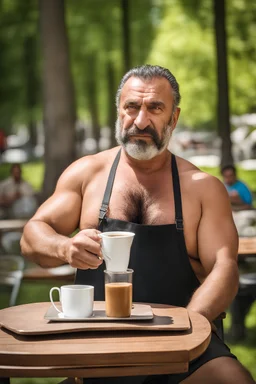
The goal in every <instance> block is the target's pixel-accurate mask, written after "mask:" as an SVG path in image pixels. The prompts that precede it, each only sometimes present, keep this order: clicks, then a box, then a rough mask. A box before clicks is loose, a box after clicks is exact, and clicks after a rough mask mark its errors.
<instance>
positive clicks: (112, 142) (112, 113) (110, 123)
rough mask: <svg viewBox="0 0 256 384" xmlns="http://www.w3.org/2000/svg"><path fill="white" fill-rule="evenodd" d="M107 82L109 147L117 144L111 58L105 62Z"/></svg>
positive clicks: (113, 75) (113, 76) (113, 77)
mask: <svg viewBox="0 0 256 384" xmlns="http://www.w3.org/2000/svg"><path fill="white" fill-rule="evenodd" d="M107 82H108V100H109V106H108V126H109V128H110V129H111V131H110V132H111V136H110V146H111V148H113V147H115V146H116V145H117V143H116V138H115V122H116V117H117V112H116V104H115V94H116V89H115V74H114V67H113V63H112V61H111V60H108V62H107Z"/></svg>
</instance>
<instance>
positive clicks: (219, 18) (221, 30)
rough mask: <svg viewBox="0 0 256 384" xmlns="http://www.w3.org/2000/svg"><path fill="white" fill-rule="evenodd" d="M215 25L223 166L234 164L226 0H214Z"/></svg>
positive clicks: (219, 127)
mask: <svg viewBox="0 0 256 384" xmlns="http://www.w3.org/2000/svg"><path fill="white" fill-rule="evenodd" d="M213 4H214V25H215V40H216V54H217V82H218V99H217V116H218V118H217V121H218V134H219V136H220V138H221V142H222V144H221V166H223V165H227V164H233V162H234V161H233V156H232V143H231V138H230V133H231V129H230V113H229V88H228V66H227V37H226V24H225V16H226V15H225V0H213Z"/></svg>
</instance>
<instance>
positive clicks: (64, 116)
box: [39, 0, 75, 200]
mask: <svg viewBox="0 0 256 384" xmlns="http://www.w3.org/2000/svg"><path fill="white" fill-rule="evenodd" d="M39 13H40V14H39V18H40V31H41V40H42V74H43V93H44V101H43V113H44V131H45V174H44V182H43V191H42V200H44V199H45V198H47V197H48V196H49V195H50V194H51V193H52V192H53V190H54V187H55V185H56V182H57V179H58V178H59V176H60V174H61V173H62V171H63V170H64V169H65V168H66V167H67V166H68V165H69V164H70V163H71V162H72V161H73V160H74V159H75V100H74V91H73V83H72V77H71V72H70V66H69V52H68V39H67V33H66V28H65V9H64V1H62V0H54V1H52V0H39Z"/></svg>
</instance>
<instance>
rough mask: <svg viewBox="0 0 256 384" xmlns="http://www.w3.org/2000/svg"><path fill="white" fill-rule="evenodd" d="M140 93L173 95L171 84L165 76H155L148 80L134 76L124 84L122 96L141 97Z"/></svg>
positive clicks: (160, 95)
mask: <svg viewBox="0 0 256 384" xmlns="http://www.w3.org/2000/svg"><path fill="white" fill-rule="evenodd" d="M140 95H143V96H148V97H150V96H153V97H154V96H155V97H171V98H172V97H173V93H172V87H171V84H170V83H169V81H168V80H167V79H165V78H164V77H154V78H152V79H150V80H146V79H141V78H139V77H133V76H132V77H130V78H129V79H128V80H127V81H126V83H125V84H124V86H123V88H122V91H121V98H123V97H125V98H127V97H131V96H135V97H136V96H138V97H140Z"/></svg>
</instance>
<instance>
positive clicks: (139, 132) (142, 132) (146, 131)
mask: <svg viewBox="0 0 256 384" xmlns="http://www.w3.org/2000/svg"><path fill="white" fill-rule="evenodd" d="M136 135H140V136H143V135H146V136H148V135H149V136H151V137H152V139H153V141H154V142H155V143H158V142H159V136H158V133H157V132H156V131H155V130H154V128H152V127H151V126H150V125H148V126H147V127H146V128H144V129H143V130H141V129H139V128H138V127H137V126H136V125H135V124H134V125H132V126H131V128H128V129H127V131H126V133H125V139H126V140H127V139H128V138H129V137H130V136H136Z"/></svg>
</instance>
